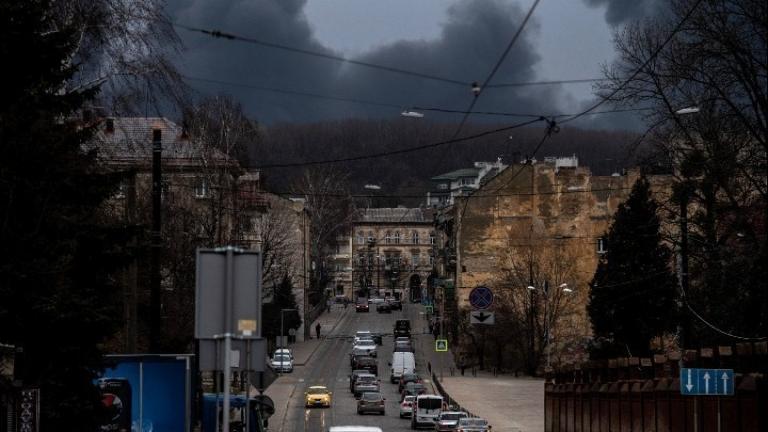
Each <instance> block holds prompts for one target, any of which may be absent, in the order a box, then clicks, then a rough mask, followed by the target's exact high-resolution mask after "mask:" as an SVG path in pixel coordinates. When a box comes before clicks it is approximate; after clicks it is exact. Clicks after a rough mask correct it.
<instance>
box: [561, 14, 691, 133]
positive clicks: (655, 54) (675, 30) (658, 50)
mask: <svg viewBox="0 0 768 432" xmlns="http://www.w3.org/2000/svg"><path fill="white" fill-rule="evenodd" d="M703 1H704V0H698V1H697V2H696V3H695V4H694V5H693V6H692V7H691V9H689V10H688V13H686V14H685V16H684V17H683V19H681V20H680V22H679V23H677V25H676V26H675V28H673V29H672V31H671V32H670V33H669V35H668V36H667V38H666V39H664V42H662V43H661V44H660V45H659V46H658V47H656V49H655V50H654V51H653V53H652V54H651V55H650V57H648V58H647V59H646V60H645V61H644V62H643V64H642V65H640V67H638V68H637V69H636V70H635V71H634V72H633V73H632V75H630V76H629V77H628V78H627V79H625V80H624V81H623V82H622V83H621V84H619V86H618V87H616V88H615V89H614V90H613V91H612V92H611V93H610V94H609V95H608V96H606V97H604V98H601V99H600V100H599V101H598V102H597V103H595V104H593V105H592V106H590V107H589V108H587V109H586V110H584V111H582V112H580V113H579V114H576V115H574V116H572V117H570V118H567V119H565V120H563V121H561V122H560V123H567V122H571V121H573V120H576V119H578V118H581V117H583V116H585V115H587V114H589V113H590V112H592V111H594V110H596V109H597V108H599V107H600V106H602V105H603V104H604V103H606V102H608V101H609V100H611V99H612V98H613V97H614V96H616V94H617V93H618V92H620V91H621V89H623V88H624V87H626V85H627V84H629V83H630V82H631V81H632V80H633V79H635V77H637V76H638V75H639V74H640V72H642V71H643V70H644V69H645V68H646V67H647V66H648V65H649V64H650V63H651V62H652V61H653V60H654V59H655V58H656V57H658V55H659V54H660V53H661V50H663V49H664V47H665V46H667V44H668V43H669V42H671V41H672V39H673V38H674V37H675V35H676V34H677V33H678V32H679V31H680V30H681V29H682V28H683V25H684V24H685V23H686V21H688V19H689V18H690V17H691V15H693V13H694V12H695V11H696V9H697V8H698V7H699V5H700V4H701V3H702V2H703Z"/></svg>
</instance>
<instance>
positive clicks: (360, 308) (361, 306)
mask: <svg viewBox="0 0 768 432" xmlns="http://www.w3.org/2000/svg"><path fill="white" fill-rule="evenodd" d="M355 312H369V307H368V303H358V304H356V305H355Z"/></svg>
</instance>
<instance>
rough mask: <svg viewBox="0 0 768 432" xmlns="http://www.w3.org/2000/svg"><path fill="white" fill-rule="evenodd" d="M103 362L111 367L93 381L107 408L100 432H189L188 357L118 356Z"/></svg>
mask: <svg viewBox="0 0 768 432" xmlns="http://www.w3.org/2000/svg"><path fill="white" fill-rule="evenodd" d="M107 361H108V363H110V364H111V367H109V368H107V369H106V370H105V371H104V374H103V376H102V377H101V378H100V379H99V380H97V385H98V387H99V388H100V389H101V391H102V401H103V402H104V403H105V405H106V406H107V408H108V410H107V412H108V415H107V418H105V419H104V421H102V425H101V427H100V431H104V432H107V431H116V432H122V431H124V430H125V431H127V432H131V431H133V432H161V431H162V432H189V430H190V412H191V411H190V409H191V400H192V396H191V375H190V370H191V355H188V354H187V355H119V356H107ZM129 419H130V423H129ZM126 428H127V429H126Z"/></svg>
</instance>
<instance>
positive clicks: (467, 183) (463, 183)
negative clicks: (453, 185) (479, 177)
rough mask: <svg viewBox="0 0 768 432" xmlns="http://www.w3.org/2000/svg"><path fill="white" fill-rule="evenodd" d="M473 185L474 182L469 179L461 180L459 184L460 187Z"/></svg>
mask: <svg viewBox="0 0 768 432" xmlns="http://www.w3.org/2000/svg"><path fill="white" fill-rule="evenodd" d="M474 183H475V182H474V181H472V179H471V178H462V179H461V184H462V185H471V184H474Z"/></svg>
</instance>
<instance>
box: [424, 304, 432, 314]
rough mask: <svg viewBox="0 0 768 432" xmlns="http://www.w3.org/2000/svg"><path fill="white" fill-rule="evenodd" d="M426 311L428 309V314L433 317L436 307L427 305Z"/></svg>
mask: <svg viewBox="0 0 768 432" xmlns="http://www.w3.org/2000/svg"><path fill="white" fill-rule="evenodd" d="M425 309H426V311H427V313H428V314H430V315H431V314H432V312H433V310H434V307H432V305H427V306H426V307H425Z"/></svg>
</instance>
